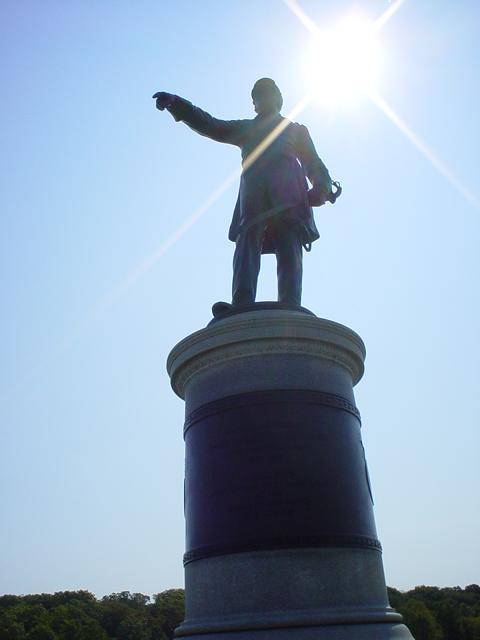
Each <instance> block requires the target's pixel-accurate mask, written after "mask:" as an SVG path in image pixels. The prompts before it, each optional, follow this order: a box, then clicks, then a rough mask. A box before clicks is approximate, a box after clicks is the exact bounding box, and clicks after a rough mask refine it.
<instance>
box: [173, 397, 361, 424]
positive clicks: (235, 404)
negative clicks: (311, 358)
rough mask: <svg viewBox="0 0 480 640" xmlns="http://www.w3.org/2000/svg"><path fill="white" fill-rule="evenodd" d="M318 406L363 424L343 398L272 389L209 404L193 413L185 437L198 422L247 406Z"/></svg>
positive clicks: (358, 414) (188, 419) (355, 408)
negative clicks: (353, 418)
mask: <svg viewBox="0 0 480 640" xmlns="http://www.w3.org/2000/svg"><path fill="white" fill-rule="evenodd" d="M266 403H268V404H287V403H288V404H295V403H300V404H303V405H305V404H316V405H322V406H325V407H332V408H334V409H340V410H341V411H347V412H348V413H350V414H352V415H353V416H355V418H357V420H358V421H359V422H360V423H361V418H360V412H359V410H358V409H357V407H356V406H355V405H354V404H352V403H351V402H349V401H348V400H346V399H345V398H343V397H342V396H339V395H336V394H333V393H326V392H324V391H312V390H309V389H272V390H267V391H251V392H248V393H241V394H238V395H233V396H227V397H225V398H221V399H220V400H214V401H213V402H208V403H207V404H204V405H203V406H201V407H199V408H198V409H195V411H192V412H191V413H190V414H189V415H188V416H187V418H186V420H185V425H184V428H183V433H184V435H185V434H186V432H187V431H188V429H190V427H192V426H193V425H194V424H195V423H196V422H200V421H201V420H204V419H205V418H208V417H210V416H214V415H216V414H218V413H221V412H223V411H228V410H230V409H237V408H239V407H245V406H258V405H262V404H266Z"/></svg>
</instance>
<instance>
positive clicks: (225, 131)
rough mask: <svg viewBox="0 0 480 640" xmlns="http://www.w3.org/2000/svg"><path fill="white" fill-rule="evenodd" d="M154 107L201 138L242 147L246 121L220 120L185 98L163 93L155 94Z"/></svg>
mask: <svg viewBox="0 0 480 640" xmlns="http://www.w3.org/2000/svg"><path fill="white" fill-rule="evenodd" d="M153 98H155V99H156V107H157V109H160V111H163V110H164V109H166V110H167V111H169V112H170V113H171V114H172V116H173V117H174V118H175V120H176V121H177V122H178V121H182V122H185V124H187V125H188V126H189V127H190V128H191V129H193V130H194V131H196V132H197V133H199V134H200V135H202V136H206V137H207V138H211V139H212V140H216V141H217V142H226V143H228V144H234V145H237V146H241V145H242V140H243V137H244V131H245V127H246V123H248V122H249V121H248V120H220V119H218V118H214V117H213V116H211V115H210V114H209V113H207V112H206V111H203V110H202V109H200V108H199V107H196V106H194V105H193V104H192V103H191V102H189V101H188V100H185V98H181V97H180V96H176V95H174V94H172V93H165V92H163V91H161V92H159V93H155V94H154V95H153Z"/></svg>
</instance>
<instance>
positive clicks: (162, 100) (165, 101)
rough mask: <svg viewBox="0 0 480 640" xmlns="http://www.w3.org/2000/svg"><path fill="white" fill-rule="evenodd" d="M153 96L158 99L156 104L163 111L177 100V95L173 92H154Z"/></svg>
mask: <svg viewBox="0 0 480 640" xmlns="http://www.w3.org/2000/svg"><path fill="white" fill-rule="evenodd" d="M152 98H153V99H154V100H156V105H155V106H156V107H157V109H160V111H163V110H164V109H166V108H167V107H169V106H170V105H171V104H173V103H174V102H175V95H174V94H173V93H166V92H165V91H158V92H157V93H154V94H153V96H152Z"/></svg>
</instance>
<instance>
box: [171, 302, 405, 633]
mask: <svg viewBox="0 0 480 640" xmlns="http://www.w3.org/2000/svg"><path fill="white" fill-rule="evenodd" d="M262 304H263V305H271V306H270V307H268V308H267V307H266V306H263V307H260V305H262ZM364 358H365V348H364V345H363V342H362V340H361V339H360V337H359V336H358V335H357V334H355V333H354V332H353V331H351V330H350V329H348V328H347V327H344V326H342V325H340V324H337V323H335V322H331V321H328V320H322V319H319V318H316V317H315V316H314V315H313V314H311V312H309V311H308V310H304V309H295V310H291V309H288V308H287V309H285V308H281V307H280V306H279V303H257V304H255V305H254V308H253V309H252V310H250V311H243V312H238V309H237V310H236V309H235V308H232V310H231V313H229V315H227V316H226V317H217V318H214V320H213V321H212V322H211V323H210V325H209V326H208V327H207V328H206V329H202V330H200V331H197V332H196V333H194V334H192V335H191V336H188V337H187V338H185V339H184V340H182V341H181V342H180V343H179V344H178V345H177V346H176V347H175V348H174V349H173V351H172V352H171V354H170V356H169V360H168V364H167V367H168V371H169V374H170V376H171V382H172V386H173V389H174V390H175V392H176V393H177V394H178V395H179V396H180V397H182V398H184V399H185V402H186V420H185V427H184V437H185V448H186V463H185V518H186V553H185V557H184V563H185V602H186V612H185V613H186V615H185V620H184V622H183V623H182V624H181V625H180V626H179V627H178V628H177V630H176V635H177V636H178V637H181V638H183V639H184V640H194V639H195V640H227V639H228V640H246V639H247V638H248V639H249V640H254V639H257V638H258V640H267V639H268V640H276V639H277V638H278V639H280V638H285V639H287V638H292V639H293V638H295V640H350V639H351V640H354V639H355V640H367V639H368V640H372V639H375V640H387V639H388V640H412V636H411V634H410V632H409V631H408V629H407V628H406V627H405V626H404V625H403V624H402V617H401V616H400V614H398V613H397V612H395V611H394V610H393V609H391V608H390V606H389V603H388V598H387V592H386V586H385V578H384V573H383V563H382V554H381V546H380V542H379V541H378V538H377V534H376V529H375V522H374V516H373V502H372V497H371V489H370V482H369V478H368V472H367V467H366V461H365V457H364V449H363V445H362V441H361V434H360V414H359V412H358V409H357V408H356V406H355V400H354V395H353V386H354V385H355V384H356V383H357V382H358V380H359V379H360V378H361V376H362V374H363V362H364Z"/></svg>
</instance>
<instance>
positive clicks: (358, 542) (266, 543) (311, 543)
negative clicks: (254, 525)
mask: <svg viewBox="0 0 480 640" xmlns="http://www.w3.org/2000/svg"><path fill="white" fill-rule="evenodd" d="M318 547H321V548H324V547H349V548H352V549H372V550H374V551H379V552H381V551H382V545H381V543H380V540H377V539H376V538H370V537H368V536H357V535H343V536H342V535H332V536H328V535H325V536H315V537H303V536H298V537H294V538H276V539H272V540H257V541H255V542H251V543H243V544H241V545H216V546H211V547H203V548H201V549H192V550H191V551H187V553H185V554H184V556H183V564H184V565H185V564H188V563H189V562H194V561H195V560H202V559H204V558H212V557H214V556H224V555H228V554H231V553H244V552H251V551H272V550H275V549H299V548H304V549H306V548H318Z"/></svg>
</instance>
